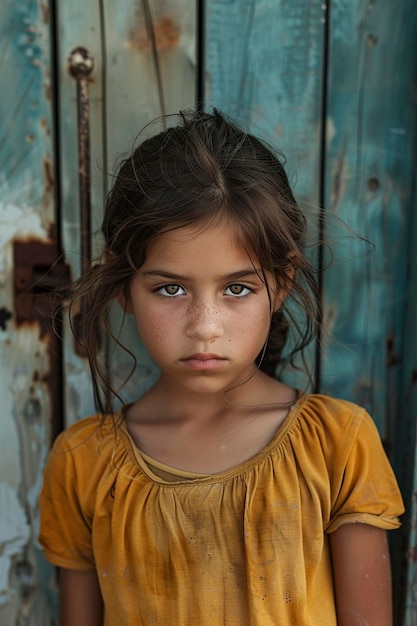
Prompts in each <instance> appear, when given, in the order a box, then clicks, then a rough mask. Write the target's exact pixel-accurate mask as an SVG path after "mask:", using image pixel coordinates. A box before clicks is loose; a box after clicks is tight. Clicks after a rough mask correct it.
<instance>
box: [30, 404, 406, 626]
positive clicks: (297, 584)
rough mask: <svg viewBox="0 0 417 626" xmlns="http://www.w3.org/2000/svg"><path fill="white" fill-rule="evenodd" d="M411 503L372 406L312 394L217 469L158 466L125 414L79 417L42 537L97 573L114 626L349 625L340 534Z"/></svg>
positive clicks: (47, 494) (63, 438)
mask: <svg viewBox="0 0 417 626" xmlns="http://www.w3.org/2000/svg"><path fill="white" fill-rule="evenodd" d="M164 472H165V474H164ZM163 476H165V478H163ZM402 512H403V505H402V500H401V496H400V493H399V490H398V486H397V483H396V481H395V478H394V475H393V473H392V470H391V468H390V465H389V463H388V460H387V458H386V456H385V453H384V451H383V449H382V446H381V442H380V439H379V436H378V433H377V430H376V428H375V425H374V423H373V421H372V420H371V418H370V417H369V416H368V415H367V413H366V412H365V411H364V410H363V409H361V408H360V407H358V406H356V405H354V404H351V403H348V402H345V401H341V400H333V399H331V398H328V397H326V396H321V395H305V396H302V397H301V398H300V399H299V400H298V401H297V403H296V404H295V406H294V407H293V408H292V410H291V411H290V413H289V415H288V417H287V419H286V420H285V422H284V424H283V425H282V426H281V428H280V429H279V431H278V432H277V434H276V435H275V437H274V438H273V440H272V441H271V443H270V444H269V445H268V446H267V447H266V448H265V449H264V450H262V452H260V453H259V454H257V455H256V456H255V457H253V458H251V459H250V460H248V461H246V462H244V463H242V464H240V465H238V466H237V467H234V468H233V469H230V470H228V471H225V472H221V473H219V474H214V475H210V476H201V475H200V476H198V477H195V476H193V475H191V474H189V473H188V472H180V471H177V470H174V469H173V468H169V467H165V466H163V465H162V464H161V463H157V462H154V461H153V460H150V459H149V458H147V462H146V461H145V458H144V456H143V455H142V454H141V452H140V451H139V450H138V449H137V448H136V447H135V445H134V444H133V442H132V440H131V438H130V436H129V435H128V433H127V432H126V430H125V429H124V428H123V427H119V428H117V429H116V430H115V429H114V427H113V425H112V422H111V420H108V421H106V422H105V423H104V425H103V426H100V425H99V420H98V418H97V416H96V417H90V418H87V419H85V420H82V421H80V422H78V423H77V424H75V425H73V426H72V427H70V428H69V429H68V430H67V431H66V432H64V433H63V434H62V435H60V436H59V438H58V439H57V441H56V442H55V444H54V447H53V450H52V452H51V455H50V457H49V460H48V464H47V468H46V472H45V480H44V486H43V491H42V495H41V533H40V542H41V544H42V546H43V548H44V552H45V556H46V558H47V559H48V560H50V561H51V562H52V563H55V564H56V565H58V566H60V567H64V568H71V569H78V570H92V569H96V570H97V575H98V579H99V581H100V586H101V590H102V595H103V599H104V603H105V625H106V626H133V625H135V626H140V625H146V626H150V625H158V626H161V625H167V626H168V625H169V626H196V625H197V626H220V625H222V626H223V625H224V624H227V626H246V625H250V626H254V625H258V626H272V625H273V626H276V625H277V624H279V625H280V626H290V625H293V624H296V625H297V626H318V625H320V626H323V625H324V624H325V625H326V626H336V618H335V608H334V598H333V588H332V573H331V562H330V553H329V544H328V538H327V533H331V532H333V531H334V530H336V529H337V528H338V527H339V526H340V525H341V524H346V523H352V522H362V523H366V524H371V525H372V526H377V527H379V528H385V529H392V528H397V527H398V526H399V522H398V518H397V516H398V515H400V514H401V513H402Z"/></svg>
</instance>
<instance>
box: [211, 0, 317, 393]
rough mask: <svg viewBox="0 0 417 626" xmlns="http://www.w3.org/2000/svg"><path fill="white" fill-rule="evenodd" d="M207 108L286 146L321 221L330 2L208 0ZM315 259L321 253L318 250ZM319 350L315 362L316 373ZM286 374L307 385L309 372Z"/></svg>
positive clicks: (298, 186)
mask: <svg viewBox="0 0 417 626" xmlns="http://www.w3.org/2000/svg"><path fill="white" fill-rule="evenodd" d="M206 4H207V8H206V12H207V13H206V16H205V19H206V30H205V32H206V41H207V43H206V56H205V66H206V69H207V89H206V91H207V93H206V98H205V105H206V107H209V106H217V107H219V108H220V109H222V110H223V111H225V112H226V113H228V114H229V115H231V117H232V118H234V119H235V120H236V121H237V122H239V123H240V124H242V125H243V126H244V127H246V128H248V130H249V131H251V132H253V133H254V134H255V135H258V136H260V137H261V138H263V139H264V140H266V141H267V142H269V143H270V144H272V145H274V146H275V147H277V148H280V149H281V150H282V151H283V152H284V154H285V155H286V158H287V161H288V162H287V173H288V175H289V178H290V182H291V183H292V185H293V187H294V191H295V195H296V197H297V200H298V201H299V202H301V203H303V204H304V205H306V207H307V206H308V207H309V208H310V209H311V212H312V215H313V220H314V222H315V221H316V219H317V214H318V204H319V198H320V158H321V155H320V149H321V144H320V142H321V133H322V126H321V95H322V88H323V70H324V61H323V42H324V39H323V38H324V25H325V22H324V20H325V5H323V3H322V2H320V1H317V0H314V1H312V2H309V3H306V2H304V0H295V1H293V2H284V1H277V0H268V1H266V0H264V1H262V2H261V1H254V0H250V1H241V0H234V1H229V0H208V1H207V3H206ZM312 260H313V262H314V263H316V258H315V257H314V255H312ZM314 357H315V347H314V346H311V350H310V354H309V359H308V360H309V363H310V367H311V371H312V373H313V375H314ZM284 378H285V379H286V380H287V381H288V382H290V383H292V384H294V385H296V386H298V387H300V388H304V387H305V386H306V385H307V384H308V381H307V380H306V378H305V377H300V376H297V375H293V374H288V373H287V375H286V376H284Z"/></svg>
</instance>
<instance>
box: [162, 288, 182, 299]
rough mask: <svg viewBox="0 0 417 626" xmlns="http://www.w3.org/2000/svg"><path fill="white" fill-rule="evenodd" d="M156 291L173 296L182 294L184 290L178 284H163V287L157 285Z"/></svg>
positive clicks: (169, 296)
mask: <svg viewBox="0 0 417 626" xmlns="http://www.w3.org/2000/svg"><path fill="white" fill-rule="evenodd" d="M157 293H159V294H161V296H165V297H167V298H173V297H174V296H182V295H184V293H185V291H184V289H183V287H181V286H180V285H164V286H163V287H159V289H158V290H157Z"/></svg>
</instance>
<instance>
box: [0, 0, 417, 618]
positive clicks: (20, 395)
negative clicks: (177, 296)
mask: <svg viewBox="0 0 417 626" xmlns="http://www.w3.org/2000/svg"><path fill="white" fill-rule="evenodd" d="M416 41H417V3H416V2H415V0H398V1H397V2H395V3H394V2H391V1H390V0H374V1H372V0H369V1H365V0H331V1H330V2H328V3H327V4H325V3H323V1H321V2H319V1H318V0H310V1H307V0H291V2H289V1H286V0H222V1H221V0H206V1H205V2H203V1H200V2H193V1H192V0H189V1H187V0H177V1H174V0H153V1H149V2H148V1H145V0H143V1H140V0H125V1H124V2H116V1H115V0H82V1H81V0H71V2H64V1H63V0H55V1H52V0H50V1H49V2H48V1H47V0H2V3H1V7H0V93H1V98H0V190H1V194H0V244H1V245H0V381H1V382H0V385H1V386H0V393H1V402H2V408H3V411H2V417H1V419H0V623H1V624H2V626H3V625H4V626H15V625H19V626H20V625H25V626H47V625H48V624H51V625H52V624H53V623H55V619H56V591H55V577H54V571H53V569H52V568H51V567H49V566H48V565H47V564H46V563H45V562H44V561H43V558H42V556H41V554H40V549H39V546H38V544H37V539H36V537H37V532H38V509H37V497H38V494H39V489H40V485H41V480H42V470H43V466H44V462H45V458H46V455H47V451H48V448H49V444H50V440H51V436H52V435H53V434H54V433H56V432H57V431H58V430H59V429H60V428H62V427H63V426H64V425H68V424H70V423H72V422H73V421H75V420H77V419H79V418H81V417H84V416H85V415H87V414H89V413H91V412H93V411H94V407H93V400H92V395H91V391H90V387H89V376H88V371H87V368H86V363H85V361H84V359H83V358H81V357H80V356H78V355H77V354H76V353H75V352H74V350H73V344H72V340H71V337H70V336H69V333H68V332H67V329H64V341H63V343H62V344H61V345H60V344H59V343H57V342H56V341H55V340H54V339H53V333H52V331H51V328H50V319H49V314H48V310H46V311H44V312H43V313H42V314H40V313H39V308H40V307H39V306H38V304H37V303H38V300H37V296H36V294H35V295H33V290H32V291H31V289H30V281H29V282H26V283H25V282H24V281H25V280H27V276H28V275H30V272H32V276H34V277H35V278H36V276H39V267H38V265H39V264H40V262H39V253H38V252H36V253H34V252H33V250H44V249H45V250H46V249H47V250H49V251H51V250H53V251H55V257H56V259H58V258H59V254H60V253H64V254H65V260H66V262H67V264H68V265H69V268H70V271H71V274H72V276H73V277H74V276H77V275H78V274H79V272H80V267H81V252H80V236H79V224H80V218H79V189H78V165H77V159H78V148H77V130H76V129H77V117H76V116H77V103H76V83H75V80H74V78H73V77H72V76H71V74H70V72H69V71H68V57H69V54H70V52H71V50H73V49H74V48H75V47H77V46H84V47H85V48H87V49H88V50H89V51H90V52H91V53H92V55H93V57H94V61H95V65H94V70H93V73H92V76H91V79H90V81H89V86H88V89H89V97H90V132H91V176H92V190H91V202H92V216H91V217H92V225H93V230H95V229H97V228H98V227H99V224H100V221H101V216H102V207H103V198H104V196H105V194H106V192H107V190H108V188H109V186H110V185H111V173H112V172H113V171H114V163H115V161H116V160H117V159H120V155H121V154H124V153H126V152H127V151H129V150H130V148H131V146H132V143H133V141H134V139H135V137H136V134H137V133H138V131H139V130H140V128H141V127H142V126H143V125H144V124H146V123H148V122H149V121H150V120H152V119H153V118H155V117H156V116H158V115H160V114H161V113H164V112H175V111H178V110H179V109H180V108H184V107H192V108H194V107H195V106H196V105H197V104H199V105H201V106H204V107H210V106H213V105H214V106H218V107H219V108H221V109H223V110H224V111H225V112H227V113H229V114H230V115H232V116H233V117H234V118H235V119H236V120H237V121H238V122H240V123H241V124H243V125H244V126H246V127H247V128H248V129H249V130H251V131H252V132H254V133H256V134H258V135H260V136H261V137H263V138H264V139H266V140H267V141H269V142H271V143H273V144H274V145H276V146H278V147H279V148H281V149H282V150H283V151H284V152H285V154H286V156H287V159H288V163H287V170H288V173H289V176H290V179H291V181H292V182H293V186H294V190H295V194H296V197H297V198H298V200H299V201H300V202H301V203H302V204H303V206H304V207H305V209H306V210H307V211H308V212H309V213H310V214H311V219H312V223H313V225H314V224H316V225H317V228H319V223H320V222H319V218H320V214H321V211H320V207H322V206H324V207H325V208H326V211H327V213H326V222H325V234H326V237H327V240H328V242H329V244H330V246H332V251H333V260H332V264H331V266H330V267H329V268H328V269H327V270H326V271H322V272H321V283H322V293H323V304H324V311H325V314H324V323H325V329H326V331H328V333H329V334H330V339H329V340H328V341H327V342H326V343H325V344H324V345H323V346H322V347H321V348H320V350H317V349H316V347H315V346H313V347H312V349H311V351H310V358H311V367H312V371H313V373H314V378H315V386H316V388H318V389H320V390H322V391H324V392H326V393H330V394H334V395H336V396H340V397H345V398H347V399H352V400H354V401H356V402H358V403H359V404H361V405H363V406H365V407H366V408H367V409H368V410H369V411H370V413H371V414H372V415H373V417H374V419H375V421H376V424H377V426H378V428H379V430H380V433H381V436H382V437H383V439H384V441H385V443H386V446H387V449H388V451H389V452H390V455H391V459H392V461H393V463H394V466H395V469H396V472H397V475H398V477H399V480H400V482H401V487H402V489H403V493H404V497H405V500H406V503H407V508H408V512H407V516H406V517H405V519H404V523H403V528H402V530H401V531H400V532H397V533H394V534H393V540H392V555H393V562H394V583H395V591H396V595H395V600H396V610H397V618H396V624H398V625H401V626H412V625H415V624H417V566H416V560H417V504H416V496H415V494H416V485H417V469H416V465H415V460H416V428H415V424H416V417H417V397H416V382H417V342H416V321H415V320H416V319H417V294H416V285H417V264H416V255H415V246H414V245H413V242H414V241H416V237H417V222H416V211H415V206H416V199H417V197H416V185H415V182H414V181H415V178H416V173H417V115H416V113H417V103H416V98H417V95H416V94H417V54H416ZM344 223H346V224H347V225H348V227H349V228H348V227H347V226H345V225H344ZM349 229H351V230H349ZM355 233H359V234H360V235H361V236H362V237H363V238H365V239H366V240H367V241H364V240H362V239H360V238H359V237H357V236H356V234H355ZM16 243H20V244H25V246H24V249H25V250H27V254H26V266H25V268H23V270H22V267H21V266H20V260H19V262H18V261H17V257H16V256H15V250H16ZM34 243H35V244H36V245H38V244H39V245H40V248H33V247H30V246H31V245H32V246H33V244H34ZM98 244H99V242H97V243H96V242H95V243H94V248H95V249H96V246H97V245H98ZM310 254H311V255H312V258H313V260H314V262H315V263H316V265H317V267H318V269H320V268H321V269H323V268H324V267H325V266H327V265H328V260H329V254H328V249H327V247H324V248H323V249H322V250H320V251H319V252H317V251H316V252H310ZM19 258H20V257H19ZM37 264H38V265H37ZM42 268H44V265H42V263H41V264H40V269H42ZM22 272H23V274H22ZM25 272H26V274H25ZM28 273H29V274H28ZM22 276H23V278H22ZM25 276H26V278H25ZM19 281H20V282H19ZM22 281H23V282H22ZM28 303H29V304H30V306H29V310H30V311H32V313H29V314H27V315H26V317H25V315H23V314H22V313H19V311H21V310H22V308H21V307H22V306H23V308H25V306H26V305H28ZM31 307H32V308H31ZM26 308H27V306H26ZM25 310H26V309H25ZM111 318H112V324H113V325H114V327H115V328H117V327H118V326H119V325H120V315H119V313H118V310H117V309H116V308H115V309H114V311H112V313H111ZM122 337H123V338H124V339H126V340H127V341H129V342H130V343H132V342H134V343H135V346H136V348H135V350H136V351H137V353H138V355H139V358H140V363H139V365H138V368H137V372H136V376H135V380H134V381H131V383H130V384H129V385H128V386H127V387H126V388H125V390H124V393H125V396H126V398H127V399H129V398H132V397H134V396H135V395H136V394H137V393H138V389H139V392H142V391H143V390H144V389H146V388H147V386H149V385H150V384H152V382H153V381H154V380H155V378H156V376H157V372H156V370H155V367H154V366H153V364H152V363H151V362H150V360H149V359H148V358H147V356H146V355H145V354H144V353H143V350H142V348H141V346H140V345H138V344H137V340H136V339H135V338H134V337H135V334H134V330H133V327H132V326H130V322H129V321H128V322H127V324H126V327H125V328H124V329H123V331H122ZM107 350H108V351H109V354H111V367H112V371H113V376H114V379H115V381H116V382H118V381H121V380H122V379H123V377H124V375H125V373H126V372H127V371H128V370H129V368H130V363H129V362H128V361H127V360H126V358H125V357H124V355H123V354H122V353H120V351H119V350H117V349H116V348H115V347H114V346H108V347H107ZM289 379H290V380H294V377H293V376H291V375H290V376H289ZM298 382H300V381H298ZM301 384H303V381H301Z"/></svg>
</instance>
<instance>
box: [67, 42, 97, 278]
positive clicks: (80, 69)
mask: <svg viewBox="0 0 417 626" xmlns="http://www.w3.org/2000/svg"><path fill="white" fill-rule="evenodd" d="M68 62H69V71H70V73H71V75H72V76H73V77H74V78H75V80H76V81H77V120H78V180H79V188H80V233H81V269H82V272H83V273H84V272H85V271H86V270H87V269H88V268H89V266H90V264H91V166H90V120H89V116H90V103H89V97H88V83H89V78H90V76H91V73H92V71H93V69H94V57H93V55H92V54H91V52H90V51H89V50H87V48H83V47H81V46H79V47H78V48H74V50H72V52H71V53H70V55H69V58H68Z"/></svg>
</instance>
